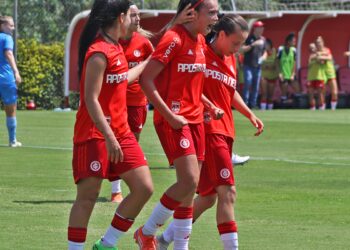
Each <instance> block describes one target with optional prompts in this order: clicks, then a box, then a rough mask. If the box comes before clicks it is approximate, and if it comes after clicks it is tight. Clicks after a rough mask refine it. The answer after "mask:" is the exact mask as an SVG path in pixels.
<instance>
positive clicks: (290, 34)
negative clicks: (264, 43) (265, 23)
mask: <svg viewBox="0 0 350 250" xmlns="http://www.w3.org/2000/svg"><path fill="white" fill-rule="evenodd" d="M294 38H295V34H294V32H291V33H289V34H288V36H286V39H285V40H284V42H285V43H286V44H287V43H289V42H291V41H293V39H294Z"/></svg>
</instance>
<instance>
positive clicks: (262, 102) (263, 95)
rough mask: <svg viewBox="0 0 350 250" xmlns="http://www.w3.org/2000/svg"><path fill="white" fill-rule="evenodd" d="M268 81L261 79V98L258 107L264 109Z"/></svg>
mask: <svg viewBox="0 0 350 250" xmlns="http://www.w3.org/2000/svg"><path fill="white" fill-rule="evenodd" d="M267 87H268V81H267V79H265V78H262V79H261V98H260V109H261V110H266V106H267V96H268V91H267Z"/></svg>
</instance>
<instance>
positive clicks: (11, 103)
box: [0, 16, 22, 147]
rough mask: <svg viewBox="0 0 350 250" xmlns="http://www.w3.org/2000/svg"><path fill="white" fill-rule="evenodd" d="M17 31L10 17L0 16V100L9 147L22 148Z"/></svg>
mask: <svg viewBox="0 0 350 250" xmlns="http://www.w3.org/2000/svg"><path fill="white" fill-rule="evenodd" d="M14 29H15V25H14V23H13V19H12V17H10V16H0V51H1V53H0V98H1V100H2V101H3V103H4V105H5V113H6V125H7V130H8V134H9V146H10V147H20V146H22V143H20V142H19V141H17V138H16V130H17V119H16V109H17V86H18V85H19V84H20V83H21V82H22V79H21V76H20V74H19V71H18V68H17V65H16V61H15V57H14V55H13V39H12V33H13V31H14Z"/></svg>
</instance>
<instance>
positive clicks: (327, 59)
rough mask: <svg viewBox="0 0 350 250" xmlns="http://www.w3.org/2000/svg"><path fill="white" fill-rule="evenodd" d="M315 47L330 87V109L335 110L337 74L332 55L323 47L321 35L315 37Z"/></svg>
mask: <svg viewBox="0 0 350 250" xmlns="http://www.w3.org/2000/svg"><path fill="white" fill-rule="evenodd" d="M316 48H317V52H318V54H319V55H320V56H321V57H322V58H323V60H322V62H323V68H324V70H325V74H326V82H325V83H326V84H329V86H330V88H331V97H332V99H331V109H332V110H335V109H336V108H337V103H338V85H337V75H336V72H335V68H334V63H333V55H332V52H331V50H330V49H329V48H327V47H325V45H324V40H323V38H322V36H319V37H317V39H316Z"/></svg>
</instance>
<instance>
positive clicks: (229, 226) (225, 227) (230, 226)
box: [217, 221, 237, 235]
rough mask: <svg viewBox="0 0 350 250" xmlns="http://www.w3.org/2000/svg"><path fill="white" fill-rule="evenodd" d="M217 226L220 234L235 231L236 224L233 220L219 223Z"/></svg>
mask: <svg viewBox="0 0 350 250" xmlns="http://www.w3.org/2000/svg"><path fill="white" fill-rule="evenodd" d="M217 227H218V230H219V233H220V235H221V234H227V233H237V224H236V222H235V221H229V222H225V223H222V224H219V225H218V226H217Z"/></svg>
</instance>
